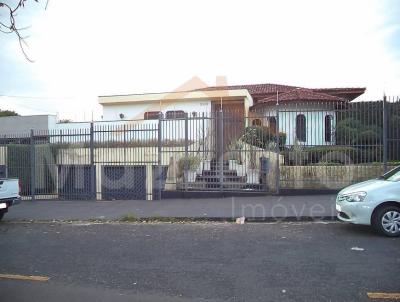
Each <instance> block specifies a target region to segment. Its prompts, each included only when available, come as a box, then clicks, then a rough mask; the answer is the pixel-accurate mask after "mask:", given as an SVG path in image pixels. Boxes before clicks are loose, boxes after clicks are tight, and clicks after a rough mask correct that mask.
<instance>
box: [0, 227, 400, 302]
mask: <svg viewBox="0 0 400 302" xmlns="http://www.w3.org/2000/svg"><path fill="white" fill-rule="evenodd" d="M399 248H400V239H399V238H395V239H393V238H386V237H381V236H379V235H376V234H375V233H374V232H373V231H371V229H370V228H368V227H361V226H353V225H347V224H344V223H339V222H329V223H326V222H324V223H321V222H320V223H315V222H314V223H311V222H296V223H283V222H281V223H259V224H244V225H237V224H231V223H195V224H179V223H176V224H167V223H160V224H145V223H141V224H119V223H113V224H91V223H81V224H77V223H75V224H66V223H63V224H58V223H0V251H1V257H0V301H7V302H11V301H30V302H32V301H41V302H42V301H43V302H45V301H61V302H63V301H113V302H118V301H167V302H168V301H183V302H184V301H370V298H368V296H367V294H368V293H370V292H386V293H396V292H397V293H398V292H400V281H399V273H400V253H399ZM1 274H3V275H5V274H13V275H22V276H31V275H33V276H45V277H49V280H48V281H27V280H16V279H4V278H1ZM385 301H388V300H385Z"/></svg>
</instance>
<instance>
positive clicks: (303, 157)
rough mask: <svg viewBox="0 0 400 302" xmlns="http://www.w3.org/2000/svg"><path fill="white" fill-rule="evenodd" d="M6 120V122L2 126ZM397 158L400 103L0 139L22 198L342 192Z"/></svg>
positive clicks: (224, 113)
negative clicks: (296, 191)
mask: <svg viewBox="0 0 400 302" xmlns="http://www.w3.org/2000/svg"><path fill="white" fill-rule="evenodd" d="M0 123H1V121H0ZM399 162H400V102H399V99H398V98H385V99H383V100H381V101H374V102H350V103H346V102H336V103H333V102H303V103H296V104H293V103H285V102H281V103H278V104H274V105H271V106H264V107H262V108H257V106H256V107H255V108H253V109H251V110H250V111H249V113H248V114H247V115H246V116H245V113H244V110H242V109H239V110H225V109H222V110H221V109H218V108H217V109H215V110H214V111H212V112H192V113H185V114H183V115H182V114H180V115H179V116H176V117H175V116H168V117H163V116H160V117H159V118H158V119H153V120H149V119H146V120H144V119H143V120H134V121H126V120H125V121H119V122H93V123H90V124H89V126H88V127H83V128H75V129H74V128H72V127H71V129H65V130H49V131H31V132H30V133H23V134H14V135H9V136H7V137H3V138H1V139H0V167H2V169H0V173H1V171H4V173H3V174H4V175H0V176H2V177H5V176H8V177H18V178H20V179H21V182H22V195H23V197H24V198H26V199H33V200H34V199H52V198H60V199H108V200H110V199H147V200H149V199H160V198H164V197H169V196H178V195H177V193H179V192H199V191H202V192H204V191H205V192H209V191H215V192H241V193H244V192H247V193H254V192H256V193H271V194H277V193H280V192H281V191H282V190H291V189H309V190H331V189H333V190H337V189H340V188H342V187H344V186H346V185H349V184H352V183H355V182H358V181H361V180H365V179H369V178H373V177H377V176H379V175H380V174H381V173H383V172H384V171H387V170H388V169H390V168H391V167H393V166H395V165H398V164H399Z"/></svg>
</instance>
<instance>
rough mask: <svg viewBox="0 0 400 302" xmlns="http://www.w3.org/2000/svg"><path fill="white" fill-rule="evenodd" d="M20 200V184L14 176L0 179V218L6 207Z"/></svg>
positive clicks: (6, 209) (5, 211) (6, 210)
mask: <svg viewBox="0 0 400 302" xmlns="http://www.w3.org/2000/svg"><path fill="white" fill-rule="evenodd" d="M20 200H21V196H20V184H19V181H18V179H16V178H1V179H0V220H1V219H2V218H3V216H4V214H5V213H7V212H8V208H9V207H11V206H12V205H14V204H16V203H18V202H19V201H20Z"/></svg>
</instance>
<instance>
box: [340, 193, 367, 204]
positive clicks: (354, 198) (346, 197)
mask: <svg viewBox="0 0 400 302" xmlns="http://www.w3.org/2000/svg"><path fill="white" fill-rule="evenodd" d="M366 196H367V192H354V193H349V194H343V195H342V196H341V198H340V199H341V200H343V201H347V202H362V201H364V199H365V197H366Z"/></svg>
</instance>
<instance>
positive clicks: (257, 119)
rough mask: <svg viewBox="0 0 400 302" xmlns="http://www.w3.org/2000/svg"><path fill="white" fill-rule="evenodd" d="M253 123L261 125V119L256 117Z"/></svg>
mask: <svg viewBox="0 0 400 302" xmlns="http://www.w3.org/2000/svg"><path fill="white" fill-rule="evenodd" d="M251 124H252V125H253V126H261V120H260V119H259V118H256V119H254V120H253V121H252V122H251Z"/></svg>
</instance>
